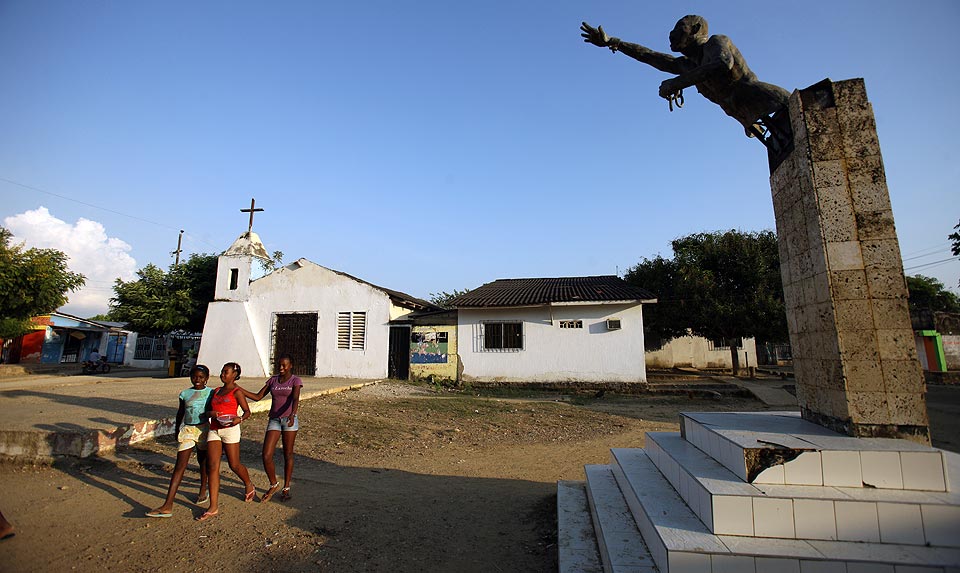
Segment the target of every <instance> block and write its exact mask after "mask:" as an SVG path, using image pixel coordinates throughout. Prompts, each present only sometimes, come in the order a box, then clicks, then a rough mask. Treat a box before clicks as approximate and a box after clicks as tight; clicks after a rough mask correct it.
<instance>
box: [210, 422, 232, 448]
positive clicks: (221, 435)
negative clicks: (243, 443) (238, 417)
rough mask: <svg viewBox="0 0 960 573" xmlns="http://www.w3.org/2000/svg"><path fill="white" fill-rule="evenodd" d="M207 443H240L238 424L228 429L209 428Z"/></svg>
mask: <svg viewBox="0 0 960 573" xmlns="http://www.w3.org/2000/svg"><path fill="white" fill-rule="evenodd" d="M207 441H208V442H223V443H224V444H237V443H239V442H240V424H237V425H236V426H230V427H229V428H220V429H219V430H214V429H213V428H210V433H208V434H207Z"/></svg>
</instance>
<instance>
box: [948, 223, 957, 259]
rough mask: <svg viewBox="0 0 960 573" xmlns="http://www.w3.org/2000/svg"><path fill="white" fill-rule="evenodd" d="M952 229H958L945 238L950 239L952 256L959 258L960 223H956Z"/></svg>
mask: <svg viewBox="0 0 960 573" xmlns="http://www.w3.org/2000/svg"><path fill="white" fill-rule="evenodd" d="M954 229H958V230H957V232H956V233H950V234H949V235H947V238H948V239H950V242H951V245H950V252H951V253H953V256H955V257H957V256H960V223H957V226H956V227H954Z"/></svg>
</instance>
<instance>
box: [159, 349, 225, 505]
mask: <svg viewBox="0 0 960 573" xmlns="http://www.w3.org/2000/svg"><path fill="white" fill-rule="evenodd" d="M209 379H210V369H209V368H207V367H206V366H204V365H203V364H197V365H196V366H194V367H193V368H191V369H190V382H191V383H192V386H191V387H190V388H187V389H186V390H184V391H183V392H180V408H179V409H178V410H177V425H176V428H175V431H176V434H177V442H179V446H178V447H177V464H176V465H175V466H174V468H173V475H172V476H171V477H170V488H169V489H168V490H167V499H166V501H165V502H163V505H161V506H160V507H158V508H157V509H154V510H152V511H148V512H147V517H173V500H174V498H175V497H176V495H177V489H179V488H180V481H181V480H183V474H184V472H185V471H186V470H187V464H188V463H189V462H190V452H192V451H193V448H194V446H196V448H197V463H199V464H200V495H199V496H198V497H197V503H198V504H199V503H203V502H205V501H207V432H208V431H209V429H210V428H209V422H208V418H207V417H206V416H205V415H204V414H205V413H206V412H208V411H209V410H210V399H211V398H212V396H213V388H207V380H209Z"/></svg>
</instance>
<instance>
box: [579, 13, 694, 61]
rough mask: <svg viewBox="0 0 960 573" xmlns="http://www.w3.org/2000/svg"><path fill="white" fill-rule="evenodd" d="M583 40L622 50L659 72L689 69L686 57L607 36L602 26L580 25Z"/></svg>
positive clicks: (584, 23)
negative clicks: (678, 56) (674, 55)
mask: <svg viewBox="0 0 960 573" xmlns="http://www.w3.org/2000/svg"><path fill="white" fill-rule="evenodd" d="M580 30H581V34H580V35H581V36H583V41H584V42H587V43H589V44H593V45H594V46H599V47H601V48H609V49H610V51H611V52H623V53H624V54H626V55H628V56H630V57H631V58H633V59H634V60H637V61H638V62H643V63H644V64H647V65H649V66H652V67H654V68H656V69H658V70H660V71H661V72H667V73H670V74H680V73H683V72H685V71H688V70H689V69H690V67H689V63H688V61H687V59H686V58H675V57H673V56H671V55H669V54H663V53H660V52H655V51H653V50H651V49H650V48H647V47H645V46H641V45H640V44H632V43H630V42H624V41H623V40H621V39H620V38H615V37H611V36H608V35H607V33H606V32H604V31H603V26H598V27H596V28H594V27H593V26H591V25H590V24H587V23H586V22H583V23H581V25H580Z"/></svg>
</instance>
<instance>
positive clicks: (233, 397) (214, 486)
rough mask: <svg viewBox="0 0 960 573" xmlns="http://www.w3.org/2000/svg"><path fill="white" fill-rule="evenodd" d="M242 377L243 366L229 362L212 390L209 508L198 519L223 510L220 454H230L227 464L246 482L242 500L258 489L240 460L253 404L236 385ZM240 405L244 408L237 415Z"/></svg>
mask: <svg viewBox="0 0 960 573" xmlns="http://www.w3.org/2000/svg"><path fill="white" fill-rule="evenodd" d="M239 379H240V365H239V364H237V363H236V362H227V363H226V364H224V365H223V368H222V369H221V370H220V381H221V382H223V386H221V387H219V388H217V389H216V390H214V391H213V398H212V399H211V402H210V433H209V434H208V435H207V467H208V469H209V471H210V507H209V509H207V511H205V512H203V515H201V516H200V517H198V518H197V520H198V521H206V520H207V519H210V518H211V517H214V516H215V515H217V514H218V513H219V512H220V506H219V505H218V503H219V498H220V456H221V455H222V453H223V452H226V454H227V463H229V464H230V469H232V470H233V473H235V474H237V477H239V478H240V479H241V480H242V481H243V485H244V487H245V489H246V494H245V495H244V497H243V501H253V498H254V496H256V493H257V490H256V488H254V487H253V482H252V481H250V473H249V472H248V471H247V468H246V466H244V465H243V464H242V463H240V423H241V422H243V421H244V420H246V419H247V418H249V417H250V407H249V406H248V405H247V399H246V398H245V397H244V395H243V392H238V390H240V389H241V388H240V387H239V386H237V380H239ZM238 408H239V409H240V410H242V411H243V415H242V416H237V412H238Z"/></svg>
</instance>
